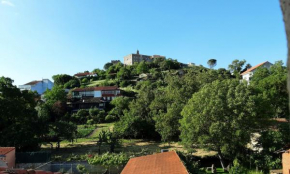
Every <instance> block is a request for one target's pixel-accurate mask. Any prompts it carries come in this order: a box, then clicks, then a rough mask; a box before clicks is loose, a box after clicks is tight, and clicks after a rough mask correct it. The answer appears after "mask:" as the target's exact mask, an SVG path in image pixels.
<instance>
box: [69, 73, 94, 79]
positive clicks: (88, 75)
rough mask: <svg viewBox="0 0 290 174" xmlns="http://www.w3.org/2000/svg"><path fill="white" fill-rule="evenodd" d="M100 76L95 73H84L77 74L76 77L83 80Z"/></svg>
mask: <svg viewBox="0 0 290 174" xmlns="http://www.w3.org/2000/svg"><path fill="white" fill-rule="evenodd" d="M97 76H98V75H97V74H96V73H93V72H83V73H77V74H75V75H74V77H76V78H78V79H81V78H85V77H97Z"/></svg>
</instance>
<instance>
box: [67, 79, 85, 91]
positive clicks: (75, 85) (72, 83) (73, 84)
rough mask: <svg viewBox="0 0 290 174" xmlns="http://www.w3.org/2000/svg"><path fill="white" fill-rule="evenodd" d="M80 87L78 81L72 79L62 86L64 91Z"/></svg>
mask: <svg viewBox="0 0 290 174" xmlns="http://www.w3.org/2000/svg"><path fill="white" fill-rule="evenodd" d="M80 86H81V83H80V80H79V79H77V78H73V79H71V80H70V81H68V82H66V83H65V84H64V88H66V89H72V88H78V87H80Z"/></svg>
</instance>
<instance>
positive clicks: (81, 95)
mask: <svg viewBox="0 0 290 174" xmlns="http://www.w3.org/2000/svg"><path fill="white" fill-rule="evenodd" d="M119 96H121V90H120V89H119V88H118V87H117V86H102V87H89V88H76V89H74V90H72V95H71V98H70V100H69V101H68V105H69V106H71V107H72V110H73V111H77V110H79V109H90V108H92V107H97V108H99V109H104V108H105V107H106V103H108V102H110V101H112V100H113V99H114V98H116V97H119Z"/></svg>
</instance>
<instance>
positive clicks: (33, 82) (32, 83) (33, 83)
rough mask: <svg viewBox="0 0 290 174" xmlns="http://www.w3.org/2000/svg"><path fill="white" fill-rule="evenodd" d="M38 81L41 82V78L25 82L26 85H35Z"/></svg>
mask: <svg viewBox="0 0 290 174" xmlns="http://www.w3.org/2000/svg"><path fill="white" fill-rule="evenodd" d="M38 82H41V80H34V81H32V82H29V83H26V84H24V85H35V84H37V83H38Z"/></svg>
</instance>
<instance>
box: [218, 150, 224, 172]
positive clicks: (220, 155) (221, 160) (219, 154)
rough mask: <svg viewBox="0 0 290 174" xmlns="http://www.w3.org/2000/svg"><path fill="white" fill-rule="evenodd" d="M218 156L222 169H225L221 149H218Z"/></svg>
mask: <svg viewBox="0 0 290 174" xmlns="http://www.w3.org/2000/svg"><path fill="white" fill-rule="evenodd" d="M218 157H219V160H220V162H221V165H222V168H223V170H225V162H224V158H223V155H222V152H221V150H218Z"/></svg>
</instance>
